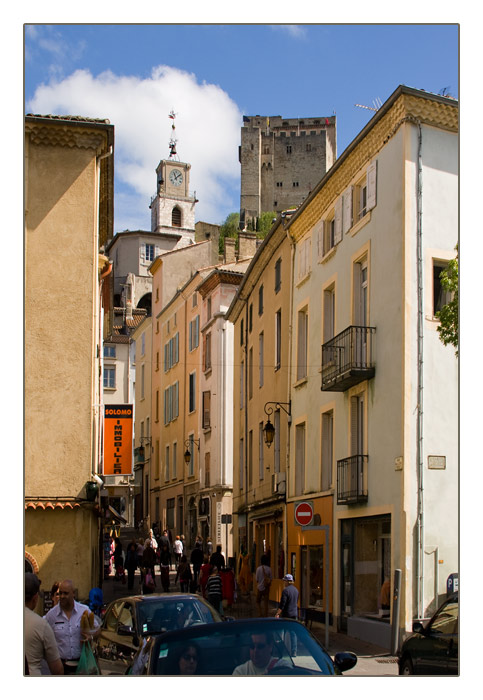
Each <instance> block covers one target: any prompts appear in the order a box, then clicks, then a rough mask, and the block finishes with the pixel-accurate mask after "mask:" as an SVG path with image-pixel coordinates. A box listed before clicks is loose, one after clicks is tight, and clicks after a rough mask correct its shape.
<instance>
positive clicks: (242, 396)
mask: <svg viewBox="0 0 483 700" xmlns="http://www.w3.org/2000/svg"><path fill="white" fill-rule="evenodd" d="M244 405H245V361H244V360H242V361H241V363H240V408H243V406H244Z"/></svg>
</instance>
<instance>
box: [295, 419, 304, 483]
mask: <svg viewBox="0 0 483 700" xmlns="http://www.w3.org/2000/svg"><path fill="white" fill-rule="evenodd" d="M304 488H305V423H300V424H299V425H297V426H296V427H295V495H296V496H299V495H301V494H303V492H304Z"/></svg>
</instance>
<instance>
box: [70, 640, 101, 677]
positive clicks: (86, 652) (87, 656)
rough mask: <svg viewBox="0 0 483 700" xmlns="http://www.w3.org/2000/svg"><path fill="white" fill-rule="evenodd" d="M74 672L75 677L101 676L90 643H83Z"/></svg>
mask: <svg viewBox="0 0 483 700" xmlns="http://www.w3.org/2000/svg"><path fill="white" fill-rule="evenodd" d="M75 672H76V675H77V676H100V675H101V672H100V671H99V666H98V665H97V661H96V659H95V656H94V654H93V652H92V648H91V644H90V642H83V644H82V651H81V655H80V659H79V663H78V664H77V668H76V670H75Z"/></svg>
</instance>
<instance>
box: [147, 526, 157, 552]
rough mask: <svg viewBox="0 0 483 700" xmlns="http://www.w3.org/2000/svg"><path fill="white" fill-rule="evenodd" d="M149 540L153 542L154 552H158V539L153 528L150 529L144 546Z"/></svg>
mask: <svg viewBox="0 0 483 700" xmlns="http://www.w3.org/2000/svg"><path fill="white" fill-rule="evenodd" d="M148 542H149V543H150V544H151V547H152V548H153V551H154V553H156V550H157V548H158V543H157V542H156V539H155V537H154V533H153V531H152V530H150V531H149V535H148V537H147V538H146V540H145V541H144V546H146V545H147V543H148Z"/></svg>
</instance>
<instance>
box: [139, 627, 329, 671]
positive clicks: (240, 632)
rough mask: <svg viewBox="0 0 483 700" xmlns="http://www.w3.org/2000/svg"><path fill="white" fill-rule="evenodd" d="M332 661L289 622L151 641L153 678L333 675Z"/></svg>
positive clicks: (304, 631) (202, 631)
mask: <svg viewBox="0 0 483 700" xmlns="http://www.w3.org/2000/svg"><path fill="white" fill-rule="evenodd" d="M334 673H335V671H334V666H333V663H332V660H331V659H330V657H329V656H328V654H326V652H325V651H324V650H323V649H322V647H321V646H320V645H319V644H318V643H317V642H316V640H315V639H314V638H313V637H312V635H311V634H310V633H309V632H308V630H307V629H306V628H305V627H304V626H303V625H302V624H300V623H298V622H295V621H291V620H267V619H265V620H260V621H257V620H243V621H236V622H224V623H223V624H222V625H216V626H214V625H210V626H209V627H203V628H197V629H192V630H180V631H179V632H178V633H173V634H168V635H166V636H163V637H160V638H158V639H157V640H156V642H155V644H154V648H153V652H152V656H151V664H150V674H152V675H202V676H203V675H208V676H220V675H224V676H231V675H234V676H245V675H250V676H254V675H334Z"/></svg>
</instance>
